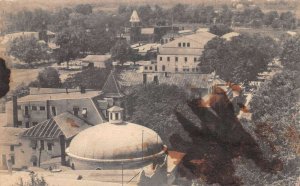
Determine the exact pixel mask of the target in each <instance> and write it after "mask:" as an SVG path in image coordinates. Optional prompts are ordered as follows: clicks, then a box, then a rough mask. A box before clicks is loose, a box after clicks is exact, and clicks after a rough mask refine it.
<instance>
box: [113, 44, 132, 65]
mask: <svg viewBox="0 0 300 186" xmlns="http://www.w3.org/2000/svg"><path fill="white" fill-rule="evenodd" d="M110 52H111V57H112V59H113V60H118V61H120V63H121V64H122V65H123V64H124V63H125V62H126V61H128V60H129V59H131V54H132V49H131V48H130V45H129V44H128V43H127V41H126V40H118V41H117V42H116V44H115V45H114V46H113V47H112V48H111V50H110Z"/></svg>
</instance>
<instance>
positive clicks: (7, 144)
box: [0, 127, 31, 170]
mask: <svg viewBox="0 0 300 186" xmlns="http://www.w3.org/2000/svg"><path fill="white" fill-rule="evenodd" d="M24 131H25V129H22V128H14V127H0V132H1V135H0V152H1V159H0V170H7V169H8V168H13V169H22V168H25V167H26V164H24V161H27V159H28V158H27V156H28V153H29V154H30V153H31V152H30V149H29V150H28V149H26V148H23V145H29V144H28V142H23V141H22V140H21V138H20V136H21V134H22V133H23V132H24Z"/></svg>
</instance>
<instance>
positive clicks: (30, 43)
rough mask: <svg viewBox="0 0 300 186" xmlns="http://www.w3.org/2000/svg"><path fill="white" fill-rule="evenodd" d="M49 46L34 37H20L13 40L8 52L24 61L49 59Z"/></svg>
mask: <svg viewBox="0 0 300 186" xmlns="http://www.w3.org/2000/svg"><path fill="white" fill-rule="evenodd" d="M48 52H49V48H48V46H47V44H46V43H45V42H40V41H39V40H38V39H36V38H35V37H20V38H16V39H14V40H13V42H12V44H11V46H10V48H9V51H8V53H9V54H10V55H12V56H14V57H16V58H18V59H20V60H22V61H24V62H25V63H29V64H30V63H33V62H38V61H41V60H48V59H49V53H48Z"/></svg>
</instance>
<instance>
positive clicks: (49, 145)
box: [31, 140, 54, 151]
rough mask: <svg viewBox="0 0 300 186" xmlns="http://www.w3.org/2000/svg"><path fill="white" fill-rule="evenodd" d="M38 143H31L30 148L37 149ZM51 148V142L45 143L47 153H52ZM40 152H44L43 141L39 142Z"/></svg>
mask: <svg viewBox="0 0 300 186" xmlns="http://www.w3.org/2000/svg"><path fill="white" fill-rule="evenodd" d="M37 142H38V141H35V140H33V141H31V148H32V149H33V150H35V149H37V147H38V144H37ZM53 146H54V144H53V143H52V142H47V150H48V151H52V149H53ZM40 150H45V141H44V140H40Z"/></svg>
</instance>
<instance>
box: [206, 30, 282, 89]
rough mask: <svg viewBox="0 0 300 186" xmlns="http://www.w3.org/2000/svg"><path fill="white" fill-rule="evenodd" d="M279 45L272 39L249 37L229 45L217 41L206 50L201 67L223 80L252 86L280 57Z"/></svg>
mask: <svg viewBox="0 0 300 186" xmlns="http://www.w3.org/2000/svg"><path fill="white" fill-rule="evenodd" d="M278 50H279V49H278V45H277V43H276V42H275V41H274V40H273V39H272V38H270V37H265V36H261V35H253V36H252V35H245V34H242V35H240V36H237V37H234V38H232V40H231V41H225V40H224V39H221V38H215V39H213V40H212V41H210V42H208V43H207V45H206V46H205V47H204V51H203V53H202V56H201V59H200V60H201V64H200V67H201V68H202V69H203V71H204V72H212V71H216V73H217V74H218V75H220V78H222V79H224V80H225V81H230V82H234V83H248V82H249V81H253V80H256V79H257V75H258V74H259V73H261V72H264V71H266V70H267V66H268V63H270V62H271V61H272V60H273V59H274V58H275V57H276V56H277V55H278Z"/></svg>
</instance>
